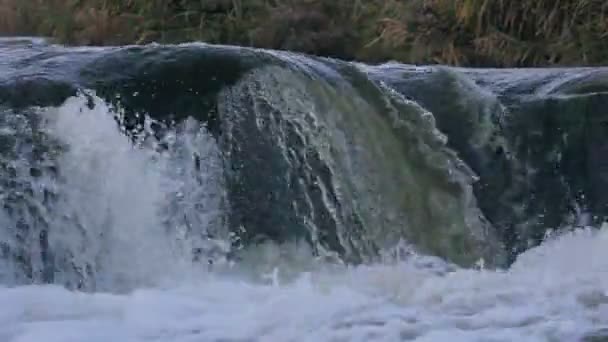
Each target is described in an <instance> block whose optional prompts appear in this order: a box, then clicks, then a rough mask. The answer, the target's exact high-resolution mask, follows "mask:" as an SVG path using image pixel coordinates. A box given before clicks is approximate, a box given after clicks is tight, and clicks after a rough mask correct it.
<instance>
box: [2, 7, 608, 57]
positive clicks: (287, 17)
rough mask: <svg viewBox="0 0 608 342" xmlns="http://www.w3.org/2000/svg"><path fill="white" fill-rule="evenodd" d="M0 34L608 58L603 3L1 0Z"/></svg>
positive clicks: (77, 40) (362, 51) (357, 52)
mask: <svg viewBox="0 0 608 342" xmlns="http://www.w3.org/2000/svg"><path fill="white" fill-rule="evenodd" d="M0 34H5V35H6V34H19V35H24V34H27V35H42V36H50V37H54V38H56V39H57V40H58V41H60V42H63V43H67V44H77V45H82V44H85V45H104V44H112V45H115V44H133V43H136V44H141V43H148V42H152V41H156V42H160V43H172V42H183V41H193V40H198V41H206V42H209V43H223V44H239V45H249V46H257V47H264V48H274V49H288V50H294V51H301V52H306V53H311V54H318V55H325V56H334V57H340V58H346V59H358V60H362V61H368V62H380V61H386V60H398V61H403V62H408V63H442V64H451V65H472V66H541V65H596V64H606V63H607V62H608V44H605V43H603V42H605V41H606V39H608V1H604V0H0Z"/></svg>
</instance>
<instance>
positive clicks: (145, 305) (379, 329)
mask: <svg viewBox="0 0 608 342" xmlns="http://www.w3.org/2000/svg"><path fill="white" fill-rule="evenodd" d="M0 307H1V308H3V309H2V310H0V340H2V341H11V342H28V341H61V342H67V341H85V340H86V341H91V342H93V341H100V342H101V341H220V340H221V341H398V340H412V341H447V340H450V341H577V340H579V338H581V337H582V336H583V335H585V334H588V333H590V332H593V331H599V330H600V329H602V328H606V327H608V229H604V230H602V231H600V232H597V231H595V232H594V231H591V230H581V231H577V232H574V233H570V234H568V235H565V236H562V237H559V238H557V239H555V240H552V241H548V242H546V243H545V244H544V245H542V246H541V247H538V248H536V249H534V250H531V251H529V252H527V253H525V254H524V255H522V256H521V258H520V260H518V261H517V263H516V264H515V265H514V266H513V267H512V269H510V270H509V271H507V272H494V271H483V270H481V271H479V270H477V271H475V270H457V271H453V272H447V273H444V272H437V269H435V268H432V267H431V268H425V267H421V266H420V263H414V262H409V261H406V262H400V263H397V264H393V265H376V266H369V267H361V268H356V269H350V270H346V269H345V270H342V271H340V272H336V271H335V270H333V271H332V272H323V271H318V272H314V273H312V274H304V275H302V277H301V278H300V279H299V280H298V281H295V282H292V283H289V284H283V285H278V284H274V285H264V284H253V283H249V282H246V281H238V280H236V279H234V278H233V279H223V278H222V277H221V276H213V275H209V276H205V277H203V278H200V279H199V280H197V281H191V282H188V283H183V284H182V285H180V286H177V287H172V288H156V289H141V290H136V291H133V292H132V293H129V294H124V295H110V294H102V293H96V294H84V293H77V292H69V291H67V290H64V289H62V288H59V287H56V286H24V287H17V288H12V289H9V288H4V289H1V290H0Z"/></svg>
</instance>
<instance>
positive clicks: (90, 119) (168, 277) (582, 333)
mask: <svg viewBox="0 0 608 342" xmlns="http://www.w3.org/2000/svg"><path fill="white" fill-rule="evenodd" d="M87 101H88V100H87V99H86V98H83V97H75V98H71V99H69V100H68V101H66V103H64V104H63V105H62V106H60V107H58V108H50V109H49V108H47V109H44V110H42V109H41V111H49V110H50V111H53V113H54V115H52V116H49V117H51V118H52V119H49V120H48V122H46V123H45V124H44V125H46V128H45V130H46V132H47V133H48V134H49V135H51V136H54V137H56V138H57V139H58V140H60V141H61V142H62V143H63V144H66V145H67V146H68V147H69V148H68V150H67V152H66V153H64V154H63V155H62V156H61V158H60V166H61V168H62V169H63V170H65V172H67V173H68V174H69V175H70V177H69V179H68V180H67V182H68V184H64V186H63V188H65V189H69V192H68V193H66V194H65V198H67V199H66V201H67V202H66V203H65V205H66V206H71V207H74V208H76V209H77V210H78V212H79V213H80V214H81V217H84V219H83V220H84V221H86V222H85V223H84V224H83V225H84V226H86V227H87V228H86V229H88V233H89V234H101V233H103V234H101V235H103V236H104V238H103V239H97V240H93V239H88V240H87V242H86V244H85V243H84V242H83V241H81V239H85V238H83V237H78V236H76V235H75V234H74V233H73V232H67V231H66V232H64V234H61V236H62V240H61V241H50V242H49V244H51V245H53V244H54V245H56V246H61V245H66V244H67V245H71V246H72V248H75V247H74V246H77V245H78V244H82V245H83V246H84V247H82V248H81V250H82V255H79V256H77V258H75V260H76V261H78V260H81V261H83V262H84V261H91V260H93V259H95V258H96V257H99V256H103V258H104V259H103V260H96V261H95V262H96V263H97V264H98V265H99V267H100V269H102V271H100V273H99V274H98V277H97V278H98V281H99V282H100V283H98V284H96V288H97V291H95V292H87V291H71V290H68V289H66V288H65V287H63V286H59V285H44V284H33V285H15V286H7V285H5V286H4V287H2V288H0V341H3V342H4V341H6V342H38V341H45V342H76V341H78V342H80V341H83V342H84V341H88V342H95V341H99V342H106V341H124V342H129V341H133V342H135V341H163V342H165V341H166V342H173V341H180V342H181V341H184V342H185V341H192V342H194V341H196V342H200V341H336V342H337V341H583V340H584V341H600V339H595V338H600V337H601V336H604V337H603V338H606V337H605V336H607V335H608V330H607V329H608V227H605V228H603V229H600V230H597V229H587V228H580V227H579V228H576V229H572V230H571V231H569V232H562V233H560V234H553V235H551V234H548V235H547V237H546V239H545V242H544V243H542V244H541V245H540V246H539V247H536V248H533V249H530V250H528V251H526V252H525V253H523V254H521V255H519V256H518V258H517V260H516V262H515V263H514V264H513V265H512V266H510V267H509V268H508V269H507V270H495V269H494V270H489V269H485V268H484V267H483V264H479V265H478V267H476V268H474V269H464V268H460V267H457V266H454V265H451V264H448V263H446V262H443V261H441V260H440V259H439V258H435V257H431V256H423V255H418V254H415V253H404V254H405V255H399V257H394V258H392V260H391V258H390V257H389V256H387V257H386V260H385V262H381V263H375V264H369V265H360V266H345V265H342V264H340V263H338V262H326V261H323V260H318V258H313V257H312V256H309V254H308V253H307V252H306V251H300V249H299V248H298V247H297V246H278V245H277V246H272V245H267V246H265V247H259V248H258V249H256V250H252V251H250V252H249V253H250V256H249V258H247V260H250V261H251V262H255V267H254V266H253V265H250V264H247V263H246V262H244V263H242V264H240V265H234V264H230V262H227V261H226V262H224V263H222V262H220V261H218V262H217V263H211V262H210V263H209V264H208V265H207V264H206V263H202V264H201V263H193V262H192V258H193V256H192V255H191V253H190V251H191V250H192V248H191V247H192V246H190V245H188V246H185V244H192V243H194V242H192V240H193V239H180V238H179V236H181V235H179V234H176V235H175V236H177V238H173V239H168V238H167V237H166V232H164V231H163V229H162V228H161V226H160V225H159V224H158V222H160V221H162V220H164V219H166V217H167V215H168V214H167V213H163V212H159V210H158V206H159V203H163V202H166V201H169V200H175V198H174V197H171V196H176V194H177V196H178V197H179V198H181V199H183V198H186V199H187V198H188V196H190V198H197V199H198V200H199V201H200V197H196V196H197V194H196V193H195V189H194V187H193V186H191V183H189V182H191V181H192V179H191V177H193V176H192V175H188V174H187V173H184V172H182V173H180V172H177V173H176V172H175V170H173V169H172V168H171V167H168V165H175V158H180V156H182V155H186V156H187V155H188V153H185V154H183V153H182V154H180V153H179V151H186V152H192V150H196V151H198V152H199V153H201V151H203V152H204V154H202V155H201V156H200V158H201V160H202V161H201V163H202V165H204V168H203V169H204V172H203V174H204V177H206V179H207V181H206V182H205V183H204V184H208V187H207V188H205V189H204V190H205V191H204V194H203V195H206V197H205V200H204V201H203V203H204V208H202V209H201V208H199V209H200V210H199V212H200V213H202V214H201V215H202V217H199V221H198V222H199V224H201V225H212V222H213V220H214V219H215V218H214V217H215V216H214V215H216V213H217V211H218V210H219V209H218V208H219V207H220V206H221V197H222V194H221V191H219V190H218V188H217V186H216V185H215V184H221V180H220V179H219V178H221V177H220V176H218V174H217V170H218V169H219V168H221V165H218V164H217V160H218V158H219V157H218V156H217V151H216V149H215V148H214V147H213V144H214V143H213V142H212V141H211V140H210V139H208V137H207V136H206V133H205V130H204V128H200V127H198V126H197V127H195V128H193V127H190V128H187V129H185V132H187V134H186V133H182V134H181V135H180V136H182V137H187V139H186V138H183V139H182V141H181V143H180V142H179V141H177V140H175V137H176V136H174V137H173V138H174V140H173V141H174V146H176V149H175V150H174V153H172V154H171V153H170V154H168V155H167V154H163V153H161V152H158V151H157V149H155V147H154V144H147V143H145V142H143V143H140V144H133V143H132V142H131V141H130V140H129V139H128V138H127V137H126V136H124V135H123V134H122V133H121V132H120V131H119V129H118V128H117V125H116V124H115V121H114V119H115V113H112V109H110V108H109V107H108V106H107V105H105V104H104V103H103V102H102V101H98V103H96V106H95V108H94V109H90V108H88V107H87V105H86V104H87ZM190 124H191V125H194V126H196V125H195V124H193V123H190ZM4 133H5V134H6V131H5V132H4ZM0 134H2V133H1V132H0ZM144 140H145V139H144ZM178 140H179V139H178ZM180 149H181V150H180ZM175 151H177V152H175ZM218 177H219V178H218ZM184 203H189V202H187V201H185V202H184ZM184 210H185V211H187V208H186V209H184ZM2 219H3V218H2V217H0V220H2ZM106 222H110V223H109V225H108V224H106ZM66 229H67V228H66ZM184 234H186V233H184ZM5 238H8V237H5ZM220 242H221V241H218V242H217V243H216V245H213V246H211V247H209V241H207V242H205V243H203V242H201V244H207V245H206V246H207V247H209V248H216V249H221V246H220V245H221V243H220ZM218 246H219V247H218ZM198 247H199V248H203V247H204V246H203V245H199V246H198ZM284 253H287V254H289V255H290V256H291V257H288V258H286V257H285V256H284ZM396 254H399V253H396ZM247 260H245V261H247ZM254 260H255V261H254ZM0 267H4V268H0V274H2V272H4V273H5V274H8V273H10V272H9V270H8V268H9V265H2V264H0ZM66 277H68V276H67V275H66ZM66 279H67V278H66ZM104 282H105V283H104ZM5 283H6V282H5ZM594 336H595V337H594Z"/></svg>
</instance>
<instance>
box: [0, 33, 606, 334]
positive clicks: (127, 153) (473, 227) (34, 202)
mask: <svg viewBox="0 0 608 342" xmlns="http://www.w3.org/2000/svg"><path fill="white" fill-rule="evenodd" d="M0 54H1V55H2V56H3V59H2V60H0V200H1V201H2V202H1V205H2V206H1V207H0V341H10V342H13V341H14V342H17V341H19V342H23V341H62V342H63V341H447V340H455V341H602V340H605V339H606V338H608V330H607V329H608V227H606V228H600V226H601V224H602V222H603V221H604V219H605V216H606V214H607V213H608V207H607V205H608V197H606V195H605V194H606V193H608V177H607V176H606V175H607V172H608V171H607V170H608V169H607V168H606V165H607V164H606V163H605V162H604V161H603V160H604V159H603V156H604V154H605V153H607V151H608V149H607V147H608V145H607V143H606V142H605V141H604V140H605V136H606V133H608V131H606V129H605V127H606V126H605V123H606V122H608V116H606V112H605V110H604V108H606V104H608V102H607V101H606V100H607V99H608V95H607V94H608V74H607V73H606V71H605V70H604V69H570V70H567V69H554V70H468V69H451V68H443V67H412V66H404V65H398V64H387V65H382V66H375V67H371V66H366V65H358V64H350V63H344V62H340V61H335V60H326V59H319V58H311V57H305V56H300V55H295V54H290V53H280V52H274V51H258V50H251V49H241V48H235V47H218V46H207V45H202V44H194V45H184V46H147V47H130V48H63V47H59V46H52V45H47V44H46V43H45V42H44V41H41V40H31V39H23V40H18V39H9V40H4V41H2V42H0Z"/></svg>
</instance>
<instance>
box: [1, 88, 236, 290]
mask: <svg viewBox="0 0 608 342" xmlns="http://www.w3.org/2000/svg"><path fill="white" fill-rule="evenodd" d="M35 115H38V116H39V117H40V120H41V127H40V128H39V130H38V131H35V132H34V133H33V134H35V135H44V136H47V137H48V139H52V140H53V141H56V142H57V144H58V145H59V146H57V149H55V150H53V151H52V152H53V155H52V156H48V159H49V160H51V162H52V163H53V164H54V166H55V169H56V170H57V173H58V174H50V173H46V174H45V173H43V174H42V175H41V176H40V177H38V179H34V178H33V177H30V176H28V175H27V174H25V172H20V173H21V174H22V178H23V179H22V181H23V182H24V183H26V184H27V183H29V184H33V186H32V187H33V189H31V191H30V196H29V197H28V200H29V203H30V204H31V205H35V206H36V207H37V208H38V209H39V210H37V211H36V213H37V215H38V216H41V217H42V219H41V220H37V221H36V220H33V219H32V220H30V222H29V225H28V226H27V230H28V231H29V234H41V238H40V241H41V242H40V244H36V243H31V241H32V240H33V241H37V240H36V239H31V240H30V241H26V242H28V243H29V244H28V245H24V244H22V243H21V244H20V242H19V241H18V240H19V239H12V241H10V239H5V245H6V246H8V247H7V248H8V249H14V250H17V249H20V248H21V249H26V251H25V253H27V254H28V255H33V256H37V255H41V257H40V258H35V257H33V258H32V259H31V260H30V261H29V262H30V264H31V266H30V267H32V268H33V269H34V270H40V272H50V273H51V274H47V275H46V278H44V277H42V278H41V277H37V276H36V274H37V272H33V274H32V277H33V278H34V279H33V280H34V281H45V280H46V281H49V279H48V278H51V279H52V282H54V283H58V284H66V285H67V286H69V287H78V288H82V289H89V290H94V289H96V290H113V291H124V290H127V289H132V288H135V287H141V286H152V285H154V284H158V283H159V282H163V281H167V280H172V281H175V280H176V278H178V277H179V276H180V275H186V274H189V273H191V272H197V269H203V270H204V269H205V263H202V264H198V263H196V262H194V263H193V260H196V259H198V258H200V257H201V256H204V257H205V256H208V255H209V253H212V252H213V253H216V254H218V253H221V252H224V251H223V250H222V248H224V247H225V246H222V245H218V243H221V242H222V241H225V240H226V236H225V234H224V235H222V234H223V233H224V232H223V231H222V226H223V224H222V215H223V210H222V208H221V207H222V205H223V196H224V195H223V193H222V185H221V184H222V179H221V164H220V158H219V154H218V151H217V148H216V147H215V145H214V142H213V140H212V139H210V138H209V136H208V135H207V133H206V131H205V129H204V127H202V126H201V125H200V124H198V123H196V122H195V121H193V120H186V121H184V122H183V123H181V124H180V125H179V126H177V127H176V128H175V129H173V130H167V131H165V134H164V136H163V137H162V138H160V139H157V138H156V137H155V136H154V134H153V132H152V131H151V129H150V125H151V124H152V122H151V121H150V120H148V121H146V126H147V127H140V128H141V133H140V134H139V135H137V136H135V137H134V139H135V140H136V143H135V144H134V143H133V141H132V139H130V138H129V137H128V136H127V135H126V134H123V133H121V132H120V130H119V129H117V124H116V119H118V121H120V112H119V111H114V110H112V109H110V108H108V106H107V105H106V104H105V103H104V102H103V101H101V100H99V99H97V98H95V97H87V96H79V97H74V98H71V99H69V100H68V101H66V103H65V104H64V105H62V106H61V107H59V108H51V109H44V110H42V109H41V110H39V111H38V113H37V114H35ZM19 157H21V156H17V160H16V163H17V164H18V165H16V167H17V169H19V168H21V169H25V168H27V167H28V165H29V164H28V163H27V162H26V161H23V162H21V163H20V161H19V159H18V158H19ZM36 184H40V185H41V186H40V187H38V188H36ZM41 189H42V191H44V190H46V191H51V192H52V193H53V198H54V200H53V201H46V202H45V201H42V200H41V199H40V196H39V192H40V191H41ZM193 207H196V208H195V209H196V210H192V208H193ZM0 218H1V219H2V221H4V222H5V225H4V227H7V228H8V229H5V230H4V231H3V233H4V234H5V235H6V234H7V233H8V232H10V227H11V226H13V227H14V226H16V225H18V222H14V221H13V222H11V218H10V216H9V215H6V213H3V215H0ZM28 249H29V250H28ZM33 249H36V250H33ZM210 249H213V251H211V250H210ZM40 272H38V273H40Z"/></svg>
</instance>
